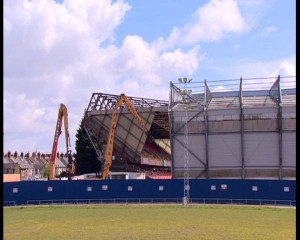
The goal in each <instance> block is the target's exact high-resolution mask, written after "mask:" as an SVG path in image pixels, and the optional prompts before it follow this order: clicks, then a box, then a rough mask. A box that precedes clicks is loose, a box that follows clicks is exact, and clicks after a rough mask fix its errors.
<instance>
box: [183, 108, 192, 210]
mask: <svg viewBox="0 0 300 240" xmlns="http://www.w3.org/2000/svg"><path fill="white" fill-rule="evenodd" d="M185 119H186V121H185V128H184V139H185V146H184V201H183V205H184V206H188V204H189V198H190V184H189V179H190V176H189V135H188V134H189V132H188V131H189V130H188V107H187V106H185Z"/></svg>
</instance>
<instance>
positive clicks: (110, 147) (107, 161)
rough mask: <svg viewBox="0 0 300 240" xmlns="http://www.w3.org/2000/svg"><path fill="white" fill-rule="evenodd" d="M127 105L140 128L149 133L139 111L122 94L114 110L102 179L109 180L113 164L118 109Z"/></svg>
mask: <svg viewBox="0 0 300 240" xmlns="http://www.w3.org/2000/svg"><path fill="white" fill-rule="evenodd" d="M123 103H125V105H126V107H127V108H128V109H129V111H130V112H131V114H132V115H133V116H134V117H135V118H136V119H137V121H138V123H139V124H140V127H141V128H142V130H143V131H144V132H146V133H147V130H146V127H145V124H144V122H143V120H142V119H141V118H140V116H139V115H138V113H137V111H136V110H135V108H134V106H133V105H132V103H131V102H130V101H129V99H128V98H127V97H126V96H125V94H124V93H122V94H121V95H120V97H119V99H118V101H117V103H116V105H115V107H114V108H113V110H112V119H111V126H110V129H109V133H108V137H107V144H106V150H105V155H104V164H103V166H102V172H101V177H100V179H107V178H108V174H109V169H110V166H111V164H112V159H111V158H112V153H113V149H114V137H115V129H116V127H117V121H118V116H119V114H118V108H119V107H121V106H122V104H123Z"/></svg>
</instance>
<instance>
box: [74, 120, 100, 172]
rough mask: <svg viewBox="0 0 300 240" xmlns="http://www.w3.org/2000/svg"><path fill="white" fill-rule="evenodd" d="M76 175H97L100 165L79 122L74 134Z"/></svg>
mask: <svg viewBox="0 0 300 240" xmlns="http://www.w3.org/2000/svg"><path fill="white" fill-rule="evenodd" d="M75 144H76V154H75V161H76V167H75V169H76V175H81V174H84V173H99V172H100V168H101V166H100V165H101V164H100V162H99V161H98V160H97V153H96V151H95V149H94V148H93V145H92V143H91V141H90V139H89V137H88V135H87V133H86V131H85V129H84V127H83V124H82V122H81V124H80V126H79V128H78V129H77V133H76V143H75Z"/></svg>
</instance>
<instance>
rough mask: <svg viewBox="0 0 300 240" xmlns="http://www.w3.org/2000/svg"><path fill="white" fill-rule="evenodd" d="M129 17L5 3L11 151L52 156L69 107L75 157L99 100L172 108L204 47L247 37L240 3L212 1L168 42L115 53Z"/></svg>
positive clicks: (132, 38)
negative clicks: (176, 84)
mask: <svg viewBox="0 0 300 240" xmlns="http://www.w3.org/2000/svg"><path fill="white" fill-rule="evenodd" d="M130 9H131V6H130V5H129V4H128V3H126V2H125V1H123V0H116V1H111V0H64V1H63V2H62V3H61V4H58V3H56V2H55V1H54V0H53V1H51V0H36V1H34V0H33V1H30V0H5V1H4V45H3V46H4V56H3V57H4V131H5V136H4V141H5V143H6V144H5V149H10V150H19V149H21V150H23V151H26V152H27V151H32V150H35V148H36V146H38V148H39V149H41V151H45V152H50V151H51V147H52V141H53V136H54V130H55V125H56V120H57V114H58V106H59V104H60V103H64V104H65V105H66V106H67V108H68V115H69V128H70V129H69V131H70V135H71V141H72V146H73V150H75V134H76V131H77V128H78V126H79V124H80V120H81V118H82V116H83V111H84V109H85V108H86V107H87V105H88V103H89V100H90V97H91V95H92V93H93V92H105V93H111V94H120V93H125V94H126V95H128V96H136V97H144V98H153V99H162V100H168V97H169V86H170V85H169V84H170V81H174V80H175V81H176V80H177V79H178V76H187V77H188V76H191V75H193V73H194V72H195V71H196V70H197V69H198V68H199V66H200V61H201V60H202V59H203V58H204V54H203V53H201V52H200V43H201V42H203V41H215V40H218V39H220V38H222V37H224V36H226V35H227V34H229V33H241V32H243V31H247V30H248V29H249V28H248V24H247V23H246V21H245V19H244V18H243V15H242V14H241V12H240V10H239V8H238V5H237V2H236V1H233V0H223V1H221V0H212V1H210V2H208V3H207V4H206V5H204V6H203V7H200V8H199V9H198V10H197V11H196V12H195V13H194V15H193V18H192V21H191V22H189V23H187V24H185V25H184V26H182V27H180V26H178V27H174V29H173V30H172V31H170V32H171V34H170V36H169V37H168V38H167V39H163V38H159V39H157V40H156V41H154V42H152V43H149V42H146V41H145V40H144V39H143V37H141V36H137V35H127V36H126V37H125V38H124V39H123V42H122V44H121V45H120V46H116V45H114V38H115V29H116V28H117V27H118V26H119V25H120V24H121V23H122V21H123V20H124V17H125V15H126V14H127V13H128V11H130ZM170 30H171V29H170ZM104 43H105V44H104ZM182 46H188V47H187V48H184V49H183V48H181V47H182ZM256 66H259V64H258V65H256ZM227 69H229V67H227ZM274 69H276V68H273V69H272V71H275V70H274ZM244 71H245V69H243V71H241V74H240V75H243V76H244V73H245V72H244ZM272 71H270V72H272ZM268 73H269V72H268ZM232 75H233V76H236V75H234V73H231V76H232ZM16 113H17V114H16ZM13 139H15V140H13ZM16 139H19V141H17V140H16ZM60 142H61V143H62V145H60V146H61V150H60V151H64V149H65V146H64V144H63V142H64V141H63V140H60ZM32 148H34V149H32Z"/></svg>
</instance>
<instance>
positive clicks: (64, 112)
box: [49, 104, 74, 180]
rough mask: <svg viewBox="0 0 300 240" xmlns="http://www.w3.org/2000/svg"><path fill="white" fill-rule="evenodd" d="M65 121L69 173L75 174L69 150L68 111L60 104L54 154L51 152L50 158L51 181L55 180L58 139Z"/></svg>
mask: <svg viewBox="0 0 300 240" xmlns="http://www.w3.org/2000/svg"><path fill="white" fill-rule="evenodd" d="M63 120H64V129H65V138H66V148H67V153H68V162H69V163H68V166H67V169H69V170H68V171H70V172H73V171H74V169H73V168H72V166H70V165H71V157H72V156H71V150H70V149H69V148H70V146H71V144H70V135H69V130H68V127H69V126H68V110H67V108H66V106H65V105H64V104H60V108H59V111H58V117H57V122H56V128H55V133H54V140H53V146H52V152H51V158H50V169H49V180H55V179H56V178H55V164H56V155H57V146H58V139H59V136H60V134H61V127H62V121H63Z"/></svg>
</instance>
